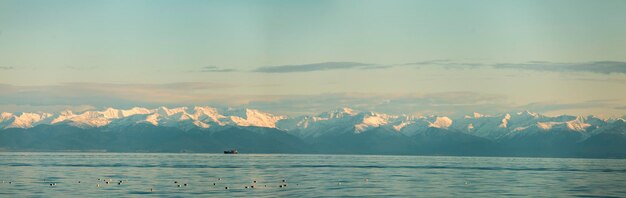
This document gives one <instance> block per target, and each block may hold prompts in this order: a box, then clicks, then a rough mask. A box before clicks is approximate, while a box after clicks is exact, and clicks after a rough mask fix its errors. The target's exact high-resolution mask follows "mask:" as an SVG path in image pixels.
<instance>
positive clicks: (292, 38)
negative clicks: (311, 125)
mask: <svg viewBox="0 0 626 198" xmlns="http://www.w3.org/2000/svg"><path fill="white" fill-rule="evenodd" d="M624 35H626V1H620V0H615V1H611V0H606V1H592V0H586V1H580V0H555V1H543V0H533V1H531V0H515V1H513V0H503V1H488V0H473V1H464V0H460V1H459V0H437V1H435V0H433V1H422V0H407V1H397V0H385V1H383V0H380V1H366V0H363V1H350V0H346V1H306V0H305V1H191V0H190V1H163V0H150V1H147V0H146V1H141V0H137V1H122V0H118V1H116V0H111V1H104V0H95V1H80V0H59V1H43V0H42V1H34V0H19V1H17V0H16V1H13V0H0V111H8V112H18V111H61V110H64V109H73V110H77V111H80V110H87V109H99V108H104V107H115V108H128V107H132V106H145V107H156V106H170V107H175V106H195V105H210V106H217V107H235V108H237V107H242V108H243V107H246V108H257V109H261V110H264V111H268V112H272V113H276V114H285V115H302V114H311V113H318V112H322V111H328V110H332V109H335V108H339V107H351V108H355V109H361V110H370V111H378V112H383V113H406V114H443V115H462V114H468V113H470V112H482V113H492V114H495V113H501V112H513V111H523V110H529V111H535V112H540V113H544V114H547V115H560V114H572V115H596V116H601V117H622V116H624V115H625V114H626V36H624Z"/></svg>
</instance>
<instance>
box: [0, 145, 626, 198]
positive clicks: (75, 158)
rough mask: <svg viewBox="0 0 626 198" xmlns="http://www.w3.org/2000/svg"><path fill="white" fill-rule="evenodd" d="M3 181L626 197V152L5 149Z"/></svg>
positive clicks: (100, 189)
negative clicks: (594, 155) (625, 156)
mask: <svg viewBox="0 0 626 198" xmlns="http://www.w3.org/2000/svg"><path fill="white" fill-rule="evenodd" d="M0 180H3V183H0V197H24V196H29V197H30V196H33V197H37V196H41V197H50V196H56V197H68V196H76V197H79V196H80V197H84V196H90V197H91V196H102V197H105V196H106V197H133V196H140V195H156V196H163V197H172V196H181V197H190V196H198V197H207V196H220V197H348V196H373V197H390V196H400V197H406V196H420V197H457V196H461V197H502V196H532V197H537V196H547V197H562V196H615V197H626V160H622V159H555V158H502V157H426V156H370V155H280V154H268V155H247V154H237V155H224V154H153V153H147V154H146V153H7V152H5V153H1V152H0ZM120 180H122V183H121V184H118V183H119V181H120ZM283 180H285V182H283ZM79 181H80V183H79ZM105 181H110V182H109V184H106V182H105ZM175 181H177V182H178V183H175ZM254 181H256V184H255V183H254ZM9 182H10V183H9ZM51 183H54V184H56V185H54V186H50V184H51ZM184 184H187V186H185V185H184ZM214 184H215V185H214ZM285 184H287V185H286V186H284V187H282V188H281V187H280V186H281V185H285ZM178 185H181V187H178ZM252 185H254V186H255V187H254V188H252V187H250V186H252ZM246 186H248V188H246ZM226 187H229V189H225V188H226ZM151 189H152V191H151Z"/></svg>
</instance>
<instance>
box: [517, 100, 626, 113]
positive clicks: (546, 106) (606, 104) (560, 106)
mask: <svg viewBox="0 0 626 198" xmlns="http://www.w3.org/2000/svg"><path fill="white" fill-rule="evenodd" d="M619 102H620V101H619V100H589V101H583V102H575V103H558V102H536V103H530V104H527V105H523V106H520V107H518V108H519V109H525V110H529V111H535V112H549V111H558V110H568V109H590V108H611V107H613V106H614V105H615V103H619ZM622 102H623V101H622Z"/></svg>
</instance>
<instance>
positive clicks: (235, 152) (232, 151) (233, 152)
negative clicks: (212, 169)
mask: <svg viewBox="0 0 626 198" xmlns="http://www.w3.org/2000/svg"><path fill="white" fill-rule="evenodd" d="M237 153H239V152H237V150H228V151H224V154H237Z"/></svg>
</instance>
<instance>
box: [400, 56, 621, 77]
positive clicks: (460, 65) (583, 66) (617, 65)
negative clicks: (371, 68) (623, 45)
mask: <svg viewBox="0 0 626 198" xmlns="http://www.w3.org/2000/svg"><path fill="white" fill-rule="evenodd" d="M400 65H403V66H404V65H415V66H417V67H418V68H421V67H424V66H441V67H443V68H444V69H471V68H482V67H487V68H489V67H490V68H495V69H518V70H532V71H549V72H591V73H597V74H613V73H617V74H626V62H620V61H592V62H580V63H562V62H548V61H529V62H522V63H480V62H462V61H452V60H447V59H446V60H432V61H421V62H414V63H404V64H400Z"/></svg>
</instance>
